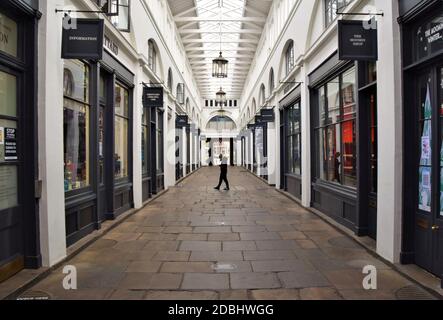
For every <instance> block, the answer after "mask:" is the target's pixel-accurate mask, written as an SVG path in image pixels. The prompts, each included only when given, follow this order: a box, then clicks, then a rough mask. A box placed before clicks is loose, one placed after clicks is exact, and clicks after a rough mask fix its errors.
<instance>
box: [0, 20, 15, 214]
mask: <svg viewBox="0 0 443 320" xmlns="http://www.w3.org/2000/svg"><path fill="white" fill-rule="evenodd" d="M0 21H1V20H0ZM17 120H18V118H17V78H16V76H14V75H11V74H8V73H5V72H2V71H0V163H1V165H0V194H1V196H0V211H1V210H5V209H9V208H14V207H16V206H18V205H19V198H18V186H19V184H18V166H17V164H18V163H17V161H19V154H17V150H16V147H17V146H16V143H17V142H16V141H14V140H15V139H14V138H13V139H12V140H9V142H8V141H7V140H8V138H7V137H8V135H10V134H11V133H12V135H13V136H16V134H17V124H18V121H17ZM8 132H9V133H8ZM8 145H9V147H11V145H12V150H11V149H9V148H8ZM8 149H9V151H8ZM11 151H12V152H11Z"/></svg>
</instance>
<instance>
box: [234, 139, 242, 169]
mask: <svg viewBox="0 0 443 320" xmlns="http://www.w3.org/2000/svg"><path fill="white" fill-rule="evenodd" d="M234 145H235V148H236V150H237V157H236V158H237V159H236V161H235V165H236V166H241V161H242V159H241V156H242V152H241V140H234Z"/></svg>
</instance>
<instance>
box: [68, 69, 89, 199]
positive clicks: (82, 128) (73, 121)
mask: <svg viewBox="0 0 443 320" xmlns="http://www.w3.org/2000/svg"><path fill="white" fill-rule="evenodd" d="M88 80H89V70H88V67H87V66H86V65H85V64H83V63H81V62H80V61H74V60H67V61H65V70H64V102H63V103H64V106H63V107H64V112H63V113H64V114H63V119H64V121H63V122H64V171H65V174H64V176H65V179H64V184H65V187H64V188H65V191H72V190H77V189H81V188H85V187H88V186H89V185H90V164H89V153H90V148H89V138H90V136H89V111H90V108H89V105H88V101H89V90H88V86H89V82H88Z"/></svg>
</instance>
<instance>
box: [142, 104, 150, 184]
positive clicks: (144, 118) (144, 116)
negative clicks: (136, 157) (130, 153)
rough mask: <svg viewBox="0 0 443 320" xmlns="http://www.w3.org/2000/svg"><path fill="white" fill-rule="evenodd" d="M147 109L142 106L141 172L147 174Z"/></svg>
mask: <svg viewBox="0 0 443 320" xmlns="http://www.w3.org/2000/svg"><path fill="white" fill-rule="evenodd" d="M148 117H149V109H147V108H142V155H141V156H142V173H143V175H148V174H149V152H148V141H149V118H148Z"/></svg>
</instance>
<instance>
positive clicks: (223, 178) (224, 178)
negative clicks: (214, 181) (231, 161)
mask: <svg viewBox="0 0 443 320" xmlns="http://www.w3.org/2000/svg"><path fill="white" fill-rule="evenodd" d="M223 182H225V184H226V188H228V189H229V181H228V165H227V164H222V165H221V166H220V180H219V182H218V186H217V188H220V187H221V185H222V183H223Z"/></svg>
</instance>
